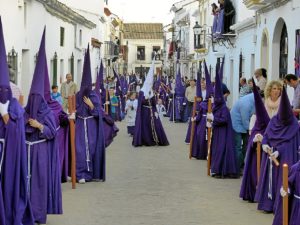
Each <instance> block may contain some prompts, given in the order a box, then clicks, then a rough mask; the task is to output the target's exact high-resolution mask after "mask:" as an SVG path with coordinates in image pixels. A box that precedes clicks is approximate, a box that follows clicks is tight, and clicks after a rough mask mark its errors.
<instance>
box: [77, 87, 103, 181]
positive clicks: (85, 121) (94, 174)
mask: <svg viewBox="0 0 300 225" xmlns="http://www.w3.org/2000/svg"><path fill="white" fill-rule="evenodd" d="M83 96H88V97H89V98H90V100H91V101H92V103H93V104H94V109H93V110H91V109H90V108H89V107H88V106H87V105H86V104H85V103H84V102H83ZM75 124H76V134H75V142H76V177H77V179H78V180H80V179H85V180H86V181H92V180H102V181H105V146H104V134H103V130H104V128H103V119H102V114H101V109H100V101H99V98H98V96H97V95H96V93H95V92H94V91H91V90H89V91H88V92H85V94H83V93H81V92H78V93H77V94H76V123H75ZM86 138H87V139H86Z"/></svg>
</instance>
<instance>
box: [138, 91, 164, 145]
mask: <svg viewBox="0 0 300 225" xmlns="http://www.w3.org/2000/svg"><path fill="white" fill-rule="evenodd" d="M155 113H157V112H156V104H155V101H154V97H152V98H151V99H145V97H144V93H143V92H142V91H140V92H139V98H138V108H137V113H136V119H135V130H134V136H133V141H132V144H133V146H135V147H137V146H142V145H146V146H154V145H161V146H167V145H169V141H168V139H167V136H166V134H165V131H164V128H163V126H162V123H161V121H160V118H159V116H157V117H156V116H155Z"/></svg>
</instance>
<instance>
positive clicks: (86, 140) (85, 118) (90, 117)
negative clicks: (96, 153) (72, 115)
mask: <svg viewBox="0 0 300 225" xmlns="http://www.w3.org/2000/svg"><path fill="white" fill-rule="evenodd" d="M77 117H78V118H80V119H83V123H84V140H85V155H86V165H87V171H88V172H90V165H89V163H90V161H91V160H90V149H89V139H88V133H87V124H86V121H87V120H88V119H92V118H94V116H88V117H81V116H77Z"/></svg>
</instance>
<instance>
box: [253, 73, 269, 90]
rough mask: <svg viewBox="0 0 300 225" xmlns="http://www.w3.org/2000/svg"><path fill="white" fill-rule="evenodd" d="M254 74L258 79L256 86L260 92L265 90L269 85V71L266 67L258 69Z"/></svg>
mask: <svg viewBox="0 0 300 225" xmlns="http://www.w3.org/2000/svg"><path fill="white" fill-rule="evenodd" d="M254 76H255V78H256V79H257V84H256V86H257V87H258V88H259V91H260V92H264V90H265V87H266V85H267V71H266V69H264V68H260V69H256V70H255V72H254Z"/></svg>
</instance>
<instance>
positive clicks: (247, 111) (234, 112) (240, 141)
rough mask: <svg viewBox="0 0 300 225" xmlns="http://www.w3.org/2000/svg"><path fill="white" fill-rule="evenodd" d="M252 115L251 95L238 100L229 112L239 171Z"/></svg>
mask: <svg viewBox="0 0 300 225" xmlns="http://www.w3.org/2000/svg"><path fill="white" fill-rule="evenodd" d="M254 113H255V105H254V95H253V94H252V93H251V94H248V95H245V96H243V97H241V98H239V99H238V100H237V101H236V102H235V104H234V105H233V106H232V109H231V111H230V115H231V120H232V127H233V130H234V147H235V152H236V154H237V159H238V163H239V166H240V169H241V170H242V168H243V166H244V158H245V155H246V149H247V142H248V137H249V134H248V133H249V123H250V118H251V116H252V115H253V114H254Z"/></svg>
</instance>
